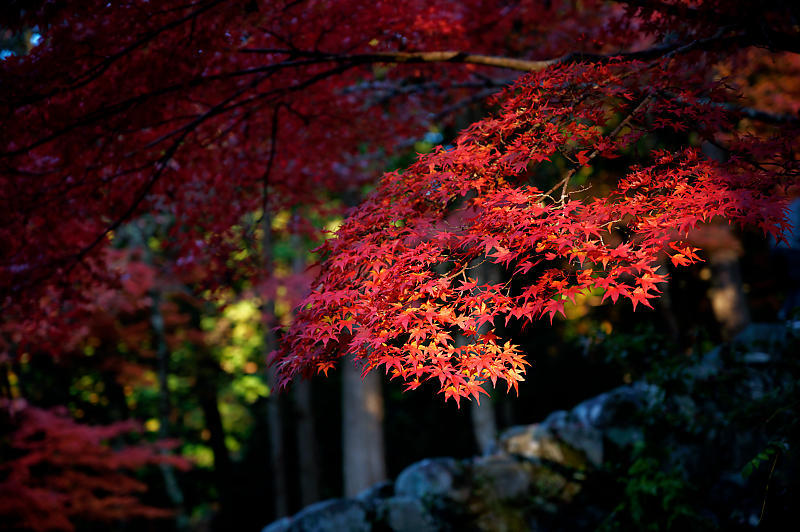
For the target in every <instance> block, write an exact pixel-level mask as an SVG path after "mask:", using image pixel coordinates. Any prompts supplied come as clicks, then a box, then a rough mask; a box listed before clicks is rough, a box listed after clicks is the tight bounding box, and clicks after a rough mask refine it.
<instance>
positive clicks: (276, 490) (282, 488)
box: [262, 203, 289, 517]
mask: <svg viewBox="0 0 800 532" xmlns="http://www.w3.org/2000/svg"><path fill="white" fill-rule="evenodd" d="M262 224H263V225H262V230H263V233H264V236H263V241H262V254H263V255H262V257H263V264H264V268H265V269H266V270H267V271H269V272H270V273H271V272H273V271H274V268H273V265H272V217H271V216H270V215H269V211H268V210H267V206H266V203H265V205H264V211H263V215H262ZM262 310H263V315H264V355H265V357H266V355H268V354H269V353H270V352H272V351H273V350H274V349H275V347H276V346H277V340H276V338H275V332H274V331H273V330H272V328H273V327H274V323H275V302H274V301H272V300H269V301H265V302H264V306H263V309H262ZM265 374H266V379H267V384H268V386H269V390H270V394H269V397H267V424H268V425H269V441H270V448H269V453H270V461H271V463H272V464H271V465H272V476H271V482H272V502H273V508H274V510H275V517H283V516H285V515H287V514H288V513H289V498H288V489H287V483H286V451H285V448H284V447H285V446H284V444H283V442H284V437H283V417H282V416H281V408H280V403H279V401H278V396H277V393H276V390H277V386H276V380H275V372H274V370H273V369H272V368H269V367H268V368H267V369H266V370H265Z"/></svg>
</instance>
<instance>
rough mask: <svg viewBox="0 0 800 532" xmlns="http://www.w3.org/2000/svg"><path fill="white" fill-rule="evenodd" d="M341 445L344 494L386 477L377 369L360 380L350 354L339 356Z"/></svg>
mask: <svg viewBox="0 0 800 532" xmlns="http://www.w3.org/2000/svg"><path fill="white" fill-rule="evenodd" d="M341 367H342V449H343V451H342V452H343V454H344V456H343V462H344V465H343V467H344V496H345V497H353V496H354V495H357V494H358V493H359V492H360V491H362V490H364V489H366V488H368V487H370V486H372V485H373V484H375V483H377V482H380V481H382V480H385V479H386V460H385V456H384V445H383V395H382V394H381V380H380V375H379V374H378V373H375V372H372V373H370V374H368V375H367V376H366V377H365V378H364V379H363V380H362V378H361V370H360V369H358V368H357V367H355V366H354V364H353V361H352V359H351V358H349V357H348V358H346V359H343V360H342V365H341Z"/></svg>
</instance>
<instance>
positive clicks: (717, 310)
mask: <svg viewBox="0 0 800 532" xmlns="http://www.w3.org/2000/svg"><path fill="white" fill-rule="evenodd" d="M708 264H709V266H711V290H709V294H708V295H709V298H710V299H711V307H712V308H713V309H714V316H715V317H716V318H717V321H718V322H719V324H720V332H721V334H722V338H723V339H724V340H730V339H731V338H733V337H734V336H736V334H737V333H739V332H741V331H742V329H744V328H745V327H747V325H748V324H749V323H750V312H749V310H748V308H747V297H746V296H745V293H744V289H743V286H742V275H741V272H740V271H739V257H738V254H737V252H736V249H731V248H718V249H712V250H709V253H708Z"/></svg>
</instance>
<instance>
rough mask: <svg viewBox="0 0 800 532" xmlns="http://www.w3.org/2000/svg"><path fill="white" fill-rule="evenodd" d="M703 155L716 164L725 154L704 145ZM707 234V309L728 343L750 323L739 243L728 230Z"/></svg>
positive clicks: (718, 228)
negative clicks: (709, 309) (741, 270)
mask: <svg viewBox="0 0 800 532" xmlns="http://www.w3.org/2000/svg"><path fill="white" fill-rule="evenodd" d="M702 149H703V153H705V154H706V155H707V156H708V157H710V158H711V159H714V160H716V161H725V160H727V158H728V157H727V154H726V153H725V152H724V151H723V150H721V149H720V148H719V147H717V146H715V145H713V144H711V143H709V142H705V143H703V147H702ZM707 232H708V233H709V234H711V235H712V236H713V238H712V242H709V243H708V244H710V245H707V246H703V247H705V248H706V250H707V252H708V264H709V266H710V267H711V290H710V291H709V294H708V295H709V298H710V299H711V308H712V309H713V310H714V316H715V317H716V318H717V321H718V322H719V324H720V332H721V333H722V338H723V339H724V340H730V339H731V338H733V337H734V336H736V334H737V333H738V332H740V331H741V330H742V329H744V328H745V327H747V325H749V323H750V312H749V310H748V308H747V298H746V296H745V294H744V290H743V286H742V274H741V272H740V270H739V255H740V253H741V247H742V246H741V242H739V240H738V239H737V238H736V237H735V236H734V235H733V233H732V231H731V230H730V227H728V226H710V227H708V228H707Z"/></svg>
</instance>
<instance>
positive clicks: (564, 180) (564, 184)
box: [543, 94, 653, 202]
mask: <svg viewBox="0 0 800 532" xmlns="http://www.w3.org/2000/svg"><path fill="white" fill-rule="evenodd" d="M652 99H653V95H652V94H650V95H648V96H646V97H645V98H644V99H643V100H642V101H641V102H639V104H638V105H637V106H636V107H634V108H633V110H632V111H631V112H630V113H628V115H627V116H626V117H625V118H624V119H623V120H622V121H621V122H620V123H619V124H617V127H615V128H614V129H613V131H611V133H609V134H608V138H612V139H613V138H615V137H616V136H617V135H619V134H620V132H621V131H622V129H623V128H624V127H625V126H627V125H628V124H630V121H631V120H632V119H633V117H634V116H635V115H636V114H638V113H639V111H641V110H643V109H644V108H645V107H646V106H647V105H648V104H649V103H650V101H651V100H652ZM598 155H600V151H599V150H597V149H595V150H593V151H592V153H590V154H589V155H588V156H587V160H588V161H591V160H592V159H594V158H595V157H597V156H598ZM588 161H587V162H588ZM577 170H578V167H577V166H574V167H572V168H571V169H570V170H569V171H568V172H567V173H566V174H564V177H563V178H562V179H561V181H559V182H558V183H556V184H555V185H553V188H551V189H550V190H548V191H547V192H545V193H544V194H543V196H550V194H552V193H553V192H555V191H556V190H558V188H559V187H560V188H561V197H560V198H559V201H560V202H564V201H565V199H566V197H567V187H568V186H569V180H570V179H572V176H574V175H575V172H577Z"/></svg>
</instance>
